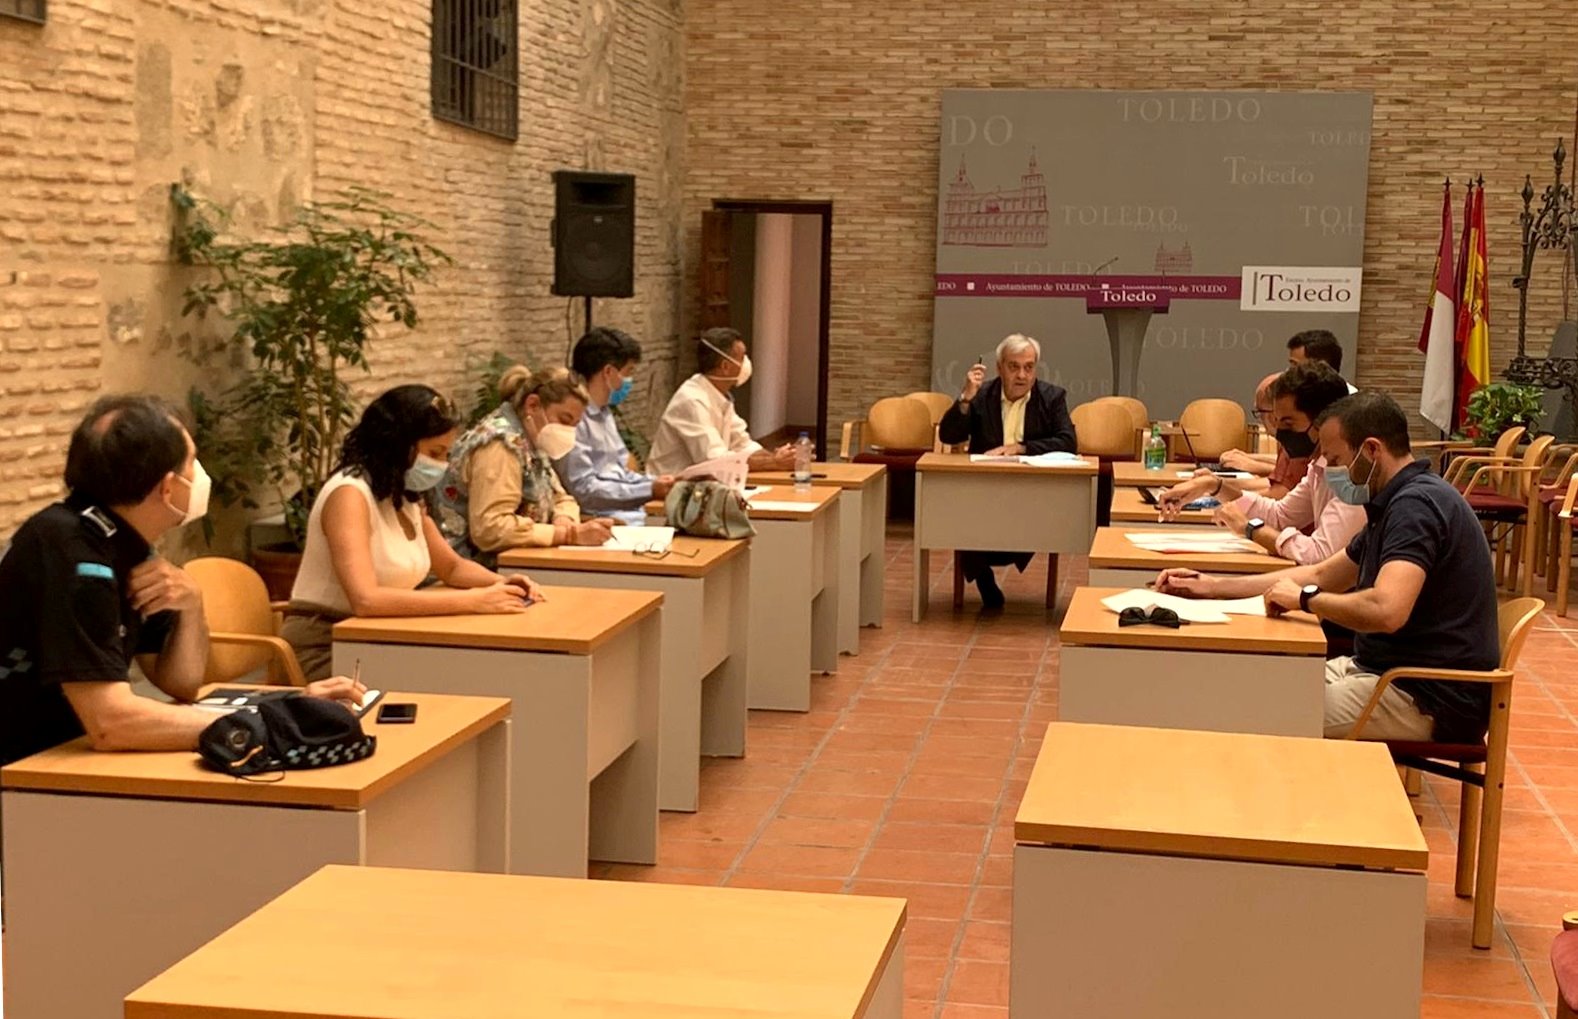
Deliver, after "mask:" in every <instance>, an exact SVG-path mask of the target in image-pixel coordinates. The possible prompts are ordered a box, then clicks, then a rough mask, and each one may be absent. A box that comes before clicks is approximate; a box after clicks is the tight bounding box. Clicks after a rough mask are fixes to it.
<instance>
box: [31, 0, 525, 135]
mask: <svg viewBox="0 0 1578 1019" xmlns="http://www.w3.org/2000/svg"><path fill="white" fill-rule="evenodd" d="M5 2H7V0H0V3H5ZM22 2H24V3H25V2H26V0H22ZM39 2H40V3H42V0H39ZM516 40H517V30H516V0H433V116H435V117H437V118H438V119H439V120H447V121H450V122H451V123H455V124H462V125H464V126H466V127H471V128H475V129H477V130H478V131H485V132H487V133H488V134H493V135H498V136H499V137H500V138H508V139H509V140H511V141H514V140H515V138H516V135H517V134H518V128H519V117H520V114H519V106H520V101H519V97H520V92H519V88H518V85H519V81H520V60H519V54H518V53H517V45H516Z"/></svg>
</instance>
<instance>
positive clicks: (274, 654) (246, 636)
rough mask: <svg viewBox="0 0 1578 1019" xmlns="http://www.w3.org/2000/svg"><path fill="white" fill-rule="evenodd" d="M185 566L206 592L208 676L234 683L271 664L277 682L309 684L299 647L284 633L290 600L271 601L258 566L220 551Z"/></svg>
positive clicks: (271, 677) (205, 677)
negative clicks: (282, 623)
mask: <svg viewBox="0 0 1578 1019" xmlns="http://www.w3.org/2000/svg"><path fill="white" fill-rule="evenodd" d="M184 568H185V570H186V572H187V575H188V576H190V577H191V578H192V580H193V581H194V582H195V583H196V584H197V586H198V587H199V588H201V589H202V592H203V618H204V619H205V620H206V621H207V622H208V641H209V644H210V645H211V646H210V647H209V649H208V667H207V670H206V671H205V672H204V674H203V681H204V682H207V683H231V682H234V681H236V680H237V679H240V678H241V677H242V676H247V675H250V674H251V673H254V672H256V671H258V670H259V669H262V668H265V667H266V668H267V669H268V675H269V682H271V683H282V684H284V685H289V686H306V685H307V679H306V677H305V676H303V675H302V672H301V666H300V664H298V663H297V661H296V652H295V650H294V649H293V648H292V647H291V646H290V645H289V644H288V643H286V642H285V640H284V639H283V638H281V637H280V635H279V616H278V613H280V612H283V611H284V609H285V603H284V602H271V601H269V597H268V590H267V588H265V587H264V585H263V578H262V577H260V576H258V574H257V571H256V570H254V569H252V567H250V566H248V565H247V564H246V563H243V562H240V561H238V560H235V559H225V558H222V557H220V556H203V557H202V558H199V559H193V560H192V561H190V562H188V563H187V564H186V566H185V567H184Z"/></svg>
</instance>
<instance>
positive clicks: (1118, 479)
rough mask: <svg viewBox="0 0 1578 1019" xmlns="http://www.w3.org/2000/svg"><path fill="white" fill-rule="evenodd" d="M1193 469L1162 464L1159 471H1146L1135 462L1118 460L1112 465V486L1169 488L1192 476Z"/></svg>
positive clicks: (1179, 464) (1182, 464)
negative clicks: (1156, 486)
mask: <svg viewBox="0 0 1578 1019" xmlns="http://www.w3.org/2000/svg"><path fill="white" fill-rule="evenodd" d="M1195 467H1196V465H1195V464H1190V463H1169V464H1163V465H1162V469H1161V470H1159V471H1148V470H1146V469H1145V465H1144V464H1143V463H1140V462H1139V461H1137V460H1119V461H1117V462H1116V463H1114V464H1113V465H1112V485H1113V487H1114V488H1140V487H1142V486H1149V485H1158V486H1160V487H1162V488H1171V487H1172V486H1174V485H1176V484H1178V482H1180V481H1183V480H1185V479H1186V478H1188V477H1189V476H1190V475H1191V474H1193V473H1194V472H1195ZM1180 475H1182V476H1181V477H1180Z"/></svg>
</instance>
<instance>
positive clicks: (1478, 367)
mask: <svg viewBox="0 0 1578 1019" xmlns="http://www.w3.org/2000/svg"><path fill="white" fill-rule="evenodd" d="M1471 204H1472V211H1471V213H1470V215H1469V221H1468V237H1467V242H1468V243H1467V244H1466V245H1465V251H1466V252H1467V263H1468V264H1467V265H1466V266H1465V267H1464V268H1463V291H1462V300H1461V303H1459V304H1458V306H1457V343H1456V346H1457V353H1458V381H1457V421H1458V424H1459V425H1461V424H1462V423H1463V421H1464V411H1465V410H1466V409H1467V407H1468V398H1469V397H1470V396H1471V395H1472V394H1473V392H1474V390H1476V389H1478V388H1479V387H1480V386H1483V385H1485V384H1487V383H1488V382H1490V279H1489V274H1488V269H1489V257H1488V255H1487V254H1486V251H1485V185H1484V183H1483V182H1482V183H1480V184H1479V186H1478V187H1476V188H1475V189H1474V193H1473V198H1472V203H1471ZM1487 438H1490V436H1487Z"/></svg>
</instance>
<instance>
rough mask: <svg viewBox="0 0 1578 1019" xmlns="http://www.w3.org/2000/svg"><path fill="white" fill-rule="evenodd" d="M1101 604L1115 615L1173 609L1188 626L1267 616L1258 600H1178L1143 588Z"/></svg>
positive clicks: (1256, 598)
mask: <svg viewBox="0 0 1578 1019" xmlns="http://www.w3.org/2000/svg"><path fill="white" fill-rule="evenodd" d="M1101 604H1102V605H1103V606H1104V607H1106V608H1107V609H1108V610H1110V611H1112V612H1114V613H1118V612H1122V611H1123V610H1124V609H1134V608H1139V609H1144V610H1145V611H1147V612H1149V611H1150V610H1151V609H1153V608H1164V609H1172V610H1173V611H1174V612H1176V613H1178V618H1179V619H1187V620H1189V622H1191V623H1226V622H1231V620H1230V619H1229V618H1228V617H1229V616H1263V615H1265V614H1266V604H1265V602H1264V601H1262V600H1261V599H1260V598H1258V597H1255V598H1180V597H1178V596H1177V595H1173V594H1162V593H1161V592H1160V591H1152V590H1150V589H1149V588H1144V587H1136V588H1133V589H1131V590H1128V591H1124V592H1122V593H1120V594H1114V595H1109V596H1108V597H1106V598H1103V599H1102V600H1101Z"/></svg>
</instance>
